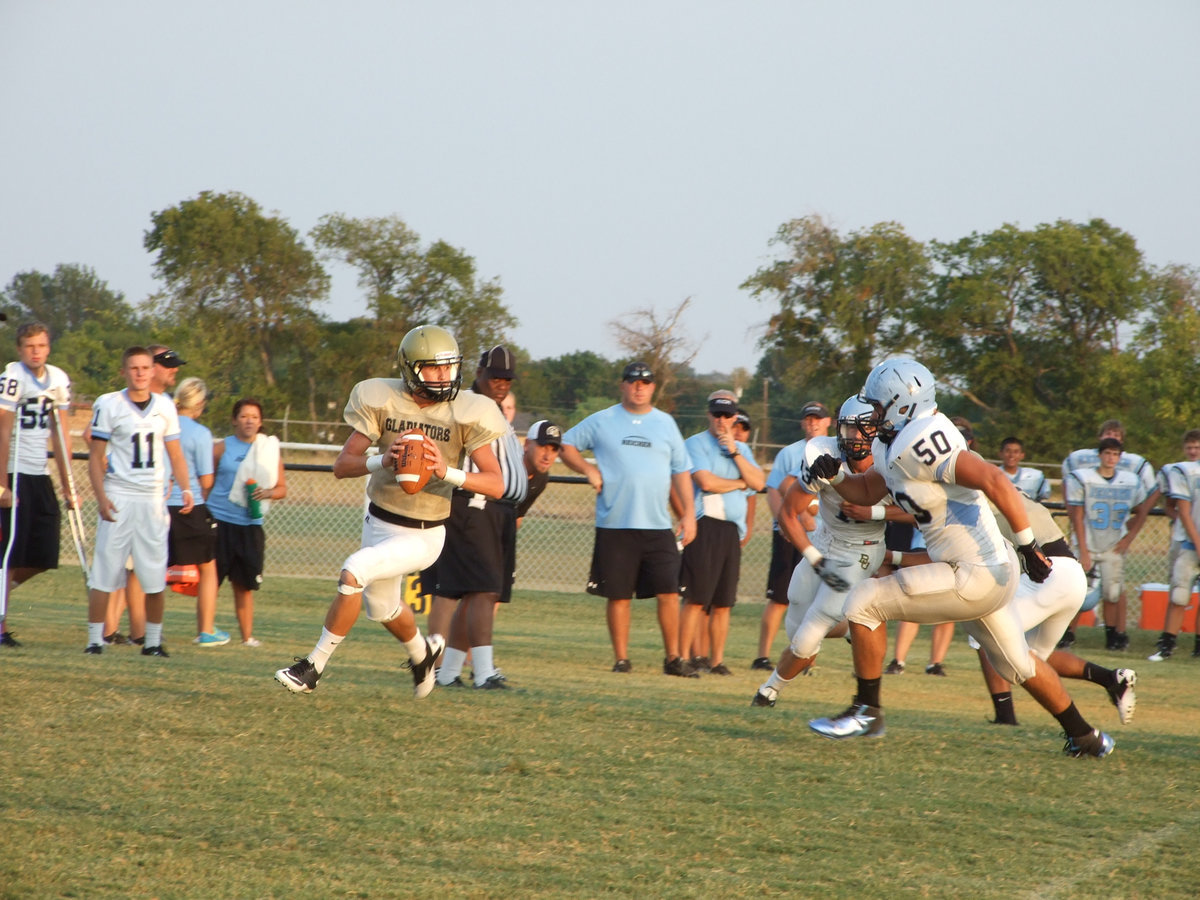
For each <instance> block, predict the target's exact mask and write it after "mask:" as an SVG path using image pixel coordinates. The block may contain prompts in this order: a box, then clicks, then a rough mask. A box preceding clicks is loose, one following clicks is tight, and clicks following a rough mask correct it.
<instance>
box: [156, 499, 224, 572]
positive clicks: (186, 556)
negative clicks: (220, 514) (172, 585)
mask: <svg viewBox="0 0 1200 900" xmlns="http://www.w3.org/2000/svg"><path fill="white" fill-rule="evenodd" d="M182 508H183V507H180V506H168V507H167V512H169V513H170V514H171V531H170V533H169V534H168V535H167V565H168V566H198V565H200V564H201V563H206V562H211V561H212V560H214V559H216V558H217V520H216V519H214V518H213V517H212V515H211V514H210V513H209V511H208V507H207V506H205V505H204V504H203V503H201V504H200V505H199V506H193V507H192V511H191V512H190V513H187V514H186V515H185V514H184V513H182V512H180V510H181V509H182Z"/></svg>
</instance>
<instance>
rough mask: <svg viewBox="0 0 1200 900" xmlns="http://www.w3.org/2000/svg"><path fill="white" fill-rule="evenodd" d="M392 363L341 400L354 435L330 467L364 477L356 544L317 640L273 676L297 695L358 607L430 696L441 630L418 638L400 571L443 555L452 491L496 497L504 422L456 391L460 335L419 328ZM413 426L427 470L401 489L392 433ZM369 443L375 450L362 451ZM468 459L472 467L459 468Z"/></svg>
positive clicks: (308, 688)
mask: <svg viewBox="0 0 1200 900" xmlns="http://www.w3.org/2000/svg"><path fill="white" fill-rule="evenodd" d="M399 360H400V368H401V370H402V375H403V377H402V378H370V379H367V380H366V381H361V382H359V383H358V384H356V385H355V386H354V389H353V390H352V391H351V392H350V399H349V401H348V402H347V403H346V412H345V419H346V422H347V423H348V424H349V425H350V426H351V427H352V428H353V429H354V432H353V433H352V434H351V435H350V437H348V438H347V439H346V443H345V444H344V445H343V447H342V451H341V453H339V454H338V458H337V460H336V461H335V462H334V464H333V474H334V477H336V478H360V477H362V476H363V475H369V476H370V480H369V481H368V482H367V499H368V503H367V512H366V515H365V516H364V518H363V529H362V546H361V547H360V548H359V549H358V550H356V551H355V552H354V553H352V554H350V556H349V557H347V559H346V561H345V562H344V563H343V564H342V571H341V575H340V577H339V578H338V587H337V595H336V596H335V597H334V600H333V603H331V604H330V606H329V611H328V613H326V615H325V627H324V628H323V629H322V631H321V637H320V639H319V640H318V641H317V645H316V647H314V648H313V650H312V652H311V653H309V655H308V656H307V657H305V658H303V659H297V660H296V662H295V664H294V665H291V666H288V667H287V668H284V669H280V670H279V671H277V672H276V673H275V680H276V681H278V682H279V683H280V684H282V685H283V686H284V687H286V688H287V689H288V690H290V691H293V692H295V693H304V694H307V693H310V692H312V691H313V689H315V688H316V686H317V681H318V680H319V679H320V677H321V673H322V672H323V671H324V670H325V666H326V664H327V663H328V662H329V657H330V656H331V655H332V653H333V651H334V650H335V649H336V648H337V646H338V644H340V643H341V642H342V640H343V639H344V638H345V637H346V635H347V634H348V633H349V632H350V629H351V627H353V625H354V623H355V621H356V620H357V619H358V612H359V609H360V608H363V609H365V610H366V612H367V618H369V619H372V620H374V621H376V622H379V623H381V624H382V625H383V627H384V628H386V629H387V630H388V631H390V632H391V633H392V634H393V635H394V636H395V637H396V639H397V640H399V641H400V642H401V643H402V644H403V645H404V648H405V650H407V651H408V655H409V660H410V663H409V665H410V666H411V668H412V673H413V685H414V687H413V693H414V695H415V696H416V698H417V699H418V700H419V699H421V698H423V697H426V696H428V695H429V693H430V692H431V691H432V690H433V687H434V672H433V664H434V660H436V659H437V657H438V656H439V655H440V653H441V651H442V647H443V646H444V644H445V641H444V639H443V638H442V636H441V635H439V634H434V635H430V636H429V637H423V636H422V635H421V632H420V630H419V629H418V628H417V623H416V618H415V616H414V615H413V611H412V609H411V608H410V607H409V606H408V604H407V603H405V602H404V577H405V576H406V575H408V574H409V573H411V572H417V571H420V570H421V569H424V568H426V567H427V566H429V565H431V564H432V563H433V562H434V561H435V560H436V559H437V557H438V554H439V553H441V550H442V544H443V543H444V542H445V539H446V529H445V527H444V526H445V521H446V519H447V518H448V517H449V515H450V495H451V493H452V492H453V490H454V488H456V487H461V488H463V489H465V490H468V491H472V492H474V493H479V494H484V495H486V496H488V497H494V498H498V497H499V496H500V495H501V493H502V492H503V490H504V482H503V478H502V476H501V473H500V464H499V462H498V461H497V460H496V455H495V453H494V452H493V451H492V447H491V443H492V441H494V440H495V439H496V438H497V437H499V436H500V435H501V434H503V433H504V432H505V430H506V428H507V422H505V420H504V416H503V414H502V413H501V412H500V409H499V407H498V406H496V404H495V403H493V402H492V401H491V400H489V399H488V398H486V397H482V396H479V395H477V394H471V393H464V394H461V395H460V394H459V387H460V386H461V384H462V354H460V353H459V350H458V342H457V341H455V340H454V338H453V336H452V335H451V334H450V333H449V332H448V331H446V330H445V329H443V328H439V327H438V326H436V325H422V326H419V327H417V328H414V329H413V330H412V331H410V332H409V333H408V334H406V335H405V336H404V340H402V341H401V342H400V351H399ZM414 428H415V429H419V430H420V431H422V432H423V433H424V434H425V442H424V446H425V460H426V463H427V465H428V467H429V468H430V469H431V470H432V477H431V478H430V481H429V483H428V484H427V485H426V487H425V489H424V490H422V491H420V492H418V493H416V494H408V493H406V492H405V491H404V489H403V488H402V487H401V486H400V485H399V484H398V483H397V481H396V474H395V471H394V470H395V463H396V457H397V455H398V454H399V452H400V448H401V439H400V435H401V434H402V433H404V432H405V431H409V430H411V429H414ZM372 447H375V448H377V449H378V451H379V452H378V453H376V454H374V455H369V454H368V451H369V450H370V449H371V448H372ZM468 456H469V457H470V458H471V461H472V463H474V466H473V468H474V469H476V470H477V471H470V472H465V471H463V469H462V468H459V467H460V466H461V465H462V464H463V459H464V458H465V457H468ZM451 462H453V465H452V464H451Z"/></svg>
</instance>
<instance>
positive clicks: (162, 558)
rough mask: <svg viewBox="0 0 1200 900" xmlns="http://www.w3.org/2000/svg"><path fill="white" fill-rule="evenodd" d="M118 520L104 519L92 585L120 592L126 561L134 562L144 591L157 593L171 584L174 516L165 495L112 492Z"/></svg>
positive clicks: (91, 574)
mask: <svg viewBox="0 0 1200 900" xmlns="http://www.w3.org/2000/svg"><path fill="white" fill-rule="evenodd" d="M109 499H110V500H112V502H113V505H114V506H116V508H117V512H116V521H115V522H106V521H105V520H104V519H100V521H99V523H98V524H97V525H96V547H95V550H94V555H93V558H92V568H91V571H90V572H89V574H88V587H89V588H93V589H94V590H97V591H108V592H112V591H118V590H120V589H121V588H123V587H125V562H126V560H130V561H131V562H132V566H133V571H134V572H136V573H137V577H138V581H140V582H141V585H142V590H143V591H145V592H146V593H147V594H157V593H158V592H159V591H162V590H165V589H166V587H167V533H168V532H169V531H170V529H171V517H170V515H169V514H168V513H167V504H166V500H165V499H164V498H163V497H158V496H153V497H141V496H137V495H120V494H110V495H109Z"/></svg>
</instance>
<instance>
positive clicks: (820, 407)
mask: <svg viewBox="0 0 1200 900" xmlns="http://www.w3.org/2000/svg"><path fill="white" fill-rule="evenodd" d="M809 416H816V417H817V418H818V419H832V418H833V416H831V415H830V414H829V407H827V406H826V405H825V404H824V403H822V402H821V401H820V400H809V401H808V402H807V403H805V404H804V408H803V409H801V410H800V418H802V419H807V418H808V417H809Z"/></svg>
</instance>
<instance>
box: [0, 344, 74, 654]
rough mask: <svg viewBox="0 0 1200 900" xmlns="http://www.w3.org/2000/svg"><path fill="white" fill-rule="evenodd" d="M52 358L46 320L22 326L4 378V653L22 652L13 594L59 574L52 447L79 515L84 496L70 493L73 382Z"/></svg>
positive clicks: (0, 397)
mask: <svg viewBox="0 0 1200 900" xmlns="http://www.w3.org/2000/svg"><path fill="white" fill-rule="evenodd" d="M49 358H50V329H49V328H47V327H46V326H45V325H44V324H42V323H41V322H27V323H25V324H23V325H21V326H20V327H19V328H17V359H16V361H15V362H11V363H9V364H8V365H7V366H6V367H5V369H4V374H3V376H0V460H4V462H5V464H6V465H7V466H8V469H7V472H8V478H7V479H6V480H5V481H4V483H3V484H0V532H2V533H3V541H2V542H0V554H7V563H8V566H7V569H6V571H5V574H6V575H7V577H8V581H7V584H5V585H3V586H2V587H0V589H2V590H4V592H5V594H4V597H3V598H2V599H3V601H4V602H3V603H0V647H19V646H21V643H20V641H18V640H17V639H16V638H15V637H13V634H12V632H11V631H9V630H8V624H7V622H8V619H7V612H8V605H9V603H10V602H11V600H12V592H13V589H14V588H16V587H17V585H20V584H24V583H25V582H26V581H28V580H29V579H30V578H33V577H34V576H35V575H38V574H40V573H42V572H45V571H46V570H47V569H57V568H58V553H59V533H60V530H61V527H62V525H61V522H62V513H61V512H60V511H59V508H58V501H57V499H56V498H55V496H54V482H53V480H52V479H51V478H50V469H49V465H48V463H47V461H46V451H47V449H53V451H54V462H55V465H56V466H57V467H58V478H59V482H58V483H59V485H60V486H61V490H62V493H63V499H64V501H65V502H66V505H67V507H68V508H69V509H79V498H78V497H77V496H73V495H71V494H70V491H69V485H70V484H71V481H70V479H69V478H68V477H67V476H68V471H69V470H68V467H69V466H70V465H71V429H70V428H69V427H68V426H67V410H68V409H69V407H70V404H71V379H69V378H68V377H67V373H66V372H64V371H63V370H62V369H60V368H58V366H52V365H50V363H48V362H47V360H48V359H49ZM18 431H19V434H18V433H17V432H18ZM14 492H15V500H14ZM10 544H11V545H12V549H11V550H10V549H9V545H10Z"/></svg>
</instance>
